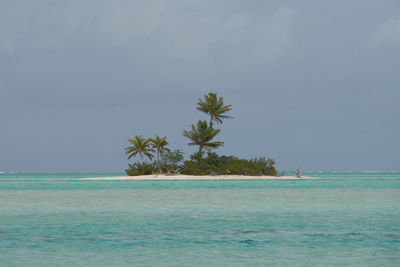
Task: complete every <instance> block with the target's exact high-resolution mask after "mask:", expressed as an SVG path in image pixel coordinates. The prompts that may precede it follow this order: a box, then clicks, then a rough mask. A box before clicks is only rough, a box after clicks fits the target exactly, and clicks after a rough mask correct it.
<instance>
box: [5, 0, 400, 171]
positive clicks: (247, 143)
mask: <svg viewBox="0 0 400 267" xmlns="http://www.w3.org/2000/svg"><path fill="white" fill-rule="evenodd" d="M399 70H400V1H398V0H393V1H390V0H380V1H376V0H372V1H369V0H360V1H355V0H345V1H340V0H338V1H321V0H318V1H307V0H305V1H286V0H280V1H265V0H260V1H258V0H252V1H248V0H202V1H190V0H143V1H123V0H113V1H105V0H95V1H91V0H88V1H73V0H72V1H67V0H61V1H54V0H36V1H30V0H26V1H23V0H1V1H0V171H24V172H122V171H123V170H124V169H125V168H126V166H127V164H128V163H129V162H133V160H130V161H127V159H126V156H125V154H124V148H125V147H126V146H129V143H128V139H129V138H133V137H134V136H135V135H143V136H144V137H153V136H154V135H155V134H158V135H161V136H164V135H165V136H167V140H168V141H169V143H170V148H171V149H180V150H182V151H184V152H185V156H186V157H188V156H189V155H190V154H191V153H193V152H195V151H196V148H195V147H190V146H188V145H187V143H188V141H189V140H187V139H186V138H185V137H183V135H182V131H183V129H189V128H190V126H191V124H193V123H196V122H197V120H199V119H207V118H208V117H207V116H206V115H205V114H202V113H201V112H199V111H198V110H196V103H197V101H198V99H199V98H201V97H202V96H204V95H205V94H207V93H208V92H217V93H218V95H220V96H222V97H223V99H224V102H225V104H232V111H231V112H230V115H231V116H233V117H234V119H231V120H225V122H224V123H223V124H222V125H220V126H218V127H219V128H220V129H221V133H220V134H219V135H218V136H217V137H218V138H216V140H217V141H224V142H225V146H224V147H223V148H220V149H218V150H216V152H217V153H219V154H228V155H235V156H238V157H243V158H253V157H260V156H265V157H271V158H273V159H274V160H275V161H276V166H277V168H278V170H294V169H296V168H298V167H300V168H301V169H303V170H306V171H307V170H313V171H318V170H322V171H352V170H377V171H378V170H386V171H395V170H400V141H399V140H400V138H399V137H400V123H399V121H400V120H399V118H400V104H399V101H400V71H399Z"/></svg>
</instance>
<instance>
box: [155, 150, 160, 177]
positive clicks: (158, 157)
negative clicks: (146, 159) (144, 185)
mask: <svg viewBox="0 0 400 267" xmlns="http://www.w3.org/2000/svg"><path fill="white" fill-rule="evenodd" d="M159 159H160V150H158V149H157V160H156V169H157V174H159V173H160V166H159V164H160V160H159Z"/></svg>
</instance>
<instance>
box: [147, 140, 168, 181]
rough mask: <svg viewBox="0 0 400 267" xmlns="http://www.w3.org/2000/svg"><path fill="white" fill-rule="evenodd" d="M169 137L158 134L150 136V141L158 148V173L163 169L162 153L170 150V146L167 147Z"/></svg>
mask: <svg viewBox="0 0 400 267" xmlns="http://www.w3.org/2000/svg"><path fill="white" fill-rule="evenodd" d="M166 139H167V137H166V136H164V137H159V136H158V135H156V137H155V138H150V139H149V141H150V143H151V146H152V147H153V148H154V149H156V151H157V159H156V169H157V173H159V172H160V169H161V165H160V155H161V154H162V153H163V152H164V151H170V150H169V149H168V148H166V146H167V145H168V142H167V140H166Z"/></svg>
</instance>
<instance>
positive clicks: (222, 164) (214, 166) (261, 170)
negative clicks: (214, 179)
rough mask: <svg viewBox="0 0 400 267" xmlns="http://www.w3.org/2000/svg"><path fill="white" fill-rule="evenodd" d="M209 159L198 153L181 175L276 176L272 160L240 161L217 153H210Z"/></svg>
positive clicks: (186, 163)
mask: <svg viewBox="0 0 400 267" xmlns="http://www.w3.org/2000/svg"><path fill="white" fill-rule="evenodd" d="M207 155H208V157H206V158H201V157H199V155H198V153H196V154H195V155H192V157H191V160H186V161H185V162H184V164H183V166H182V170H181V173H182V174H188V175H210V174H216V175H224V174H227V173H228V172H229V174H236V175H253V176H255V175H271V176H276V175H277V171H276V169H275V167H274V165H275V161H274V160H272V159H269V158H268V159H266V158H264V157H262V158H255V159H251V160H246V159H239V158H237V157H233V156H221V157H219V156H218V155H217V154H216V153H208V154H207Z"/></svg>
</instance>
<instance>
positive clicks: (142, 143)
mask: <svg viewBox="0 0 400 267" xmlns="http://www.w3.org/2000/svg"><path fill="white" fill-rule="evenodd" d="M128 141H129V142H130V143H131V144H132V145H133V146H128V147H126V148H125V155H129V156H128V159H130V158H131V157H133V156H136V155H137V154H139V156H140V158H141V160H142V163H144V159H143V155H145V156H147V157H148V158H149V159H150V160H151V159H152V158H153V154H151V153H152V152H154V150H153V149H152V148H151V147H150V141H149V140H146V139H145V138H143V137H142V136H141V135H136V136H135V138H134V139H128Z"/></svg>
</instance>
